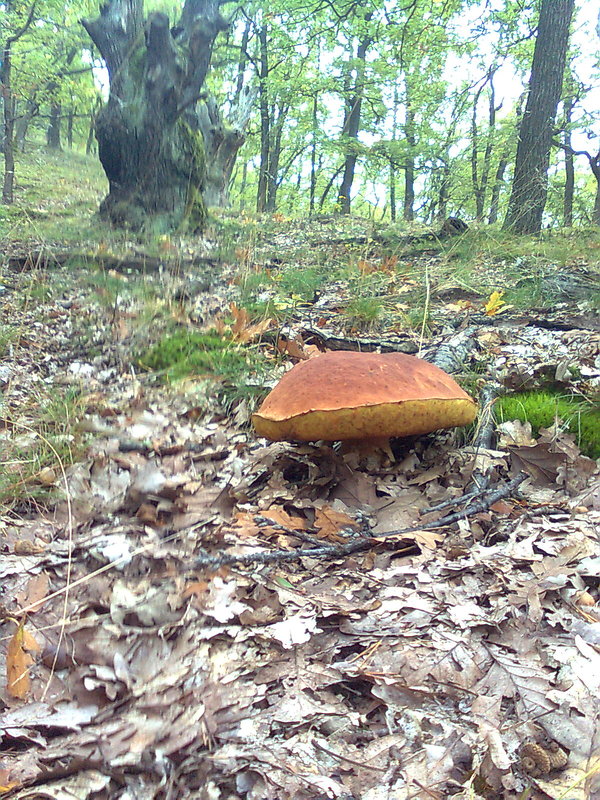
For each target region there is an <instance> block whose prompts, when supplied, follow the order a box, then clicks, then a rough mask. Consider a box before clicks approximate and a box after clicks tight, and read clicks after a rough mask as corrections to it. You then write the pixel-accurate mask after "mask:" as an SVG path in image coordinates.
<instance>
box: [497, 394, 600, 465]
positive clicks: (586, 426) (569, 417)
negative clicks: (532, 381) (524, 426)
mask: <svg viewBox="0 0 600 800" xmlns="http://www.w3.org/2000/svg"><path fill="white" fill-rule="evenodd" d="M494 409H495V412H496V417H497V418H498V419H499V420H500V421H504V420H513V419H518V420H521V421H522V422H529V424H530V425H531V428H532V430H533V432H534V433H535V434H538V433H539V431H540V428H548V427H550V426H551V425H553V424H554V422H555V420H556V419H560V420H562V422H563V423H564V425H565V427H566V429H567V430H568V431H569V432H570V433H572V434H573V435H574V436H575V438H576V441H577V444H578V446H579V448H580V449H581V452H582V453H583V454H584V455H586V456H589V457H590V458H594V459H596V458H600V407H599V406H598V405H597V404H596V405H594V404H592V403H589V402H586V401H585V400H583V399H581V398H579V397H576V396H574V395H565V394H559V393H556V392H549V391H532V392H520V393H518V394H509V395H505V396H504V397H500V398H498V400H497V401H496V405H495V407H494Z"/></svg>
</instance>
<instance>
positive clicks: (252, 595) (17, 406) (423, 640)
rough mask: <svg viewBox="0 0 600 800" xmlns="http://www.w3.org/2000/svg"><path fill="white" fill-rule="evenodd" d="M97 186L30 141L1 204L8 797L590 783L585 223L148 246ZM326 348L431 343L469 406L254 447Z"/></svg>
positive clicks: (595, 778)
mask: <svg viewBox="0 0 600 800" xmlns="http://www.w3.org/2000/svg"><path fill="white" fill-rule="evenodd" d="M103 191H104V186H103V178H102V175H101V173H100V171H99V169H98V167H97V165H96V164H95V163H94V162H93V161H91V160H88V159H85V158H84V157H82V156H71V155H64V156H63V155H61V156H52V157H50V156H47V155H45V154H44V153H43V152H42V151H34V152H33V153H32V154H30V155H28V156H27V157H25V158H24V160H23V162H22V164H21V165H20V167H19V183H18V185H17V192H16V196H17V202H16V204H15V206H14V207H10V208H7V207H3V208H2V210H1V214H2V217H1V224H2V226H3V227H2V253H3V255H2V274H1V278H0V283H1V285H2V288H1V297H0V301H1V302H2V312H1V317H0V347H1V353H2V364H1V365H0V385H1V387H2V394H3V397H2V403H3V407H2V422H1V426H0V437H1V438H2V452H3V455H2V463H1V464H0V492H1V502H2V504H3V510H2V515H1V517H0V584H1V586H2V589H1V592H2V596H1V597H0V602H1V603H2V605H1V606H0V610H1V612H2V616H1V621H0V667H1V669H2V670H3V672H4V673H5V675H6V678H5V680H4V681H3V685H2V689H1V690H0V792H3V793H6V794H8V795H11V796H15V797H20V798H33V797H38V796H45V797H57V798H58V797H77V798H87V797H90V798H99V797H106V798H125V797H129V798H138V797H139V798H142V797H143V798H148V797H156V798H187V797H190V798H192V797H193V798H207V800H208V798H211V799H212V798H230V799H233V798H257V799H258V798H277V799H278V800H279V799H281V800H284V798H295V799H297V800H301V798H306V800H315V798H330V797H332V798H335V797H339V798H357V800H358V798H367V800H375V798H377V799H378V800H379V798H382V800H383V798H391V797H393V798H395V799H399V798H430V797H432V796H433V797H439V798H445V797H457V798H473V797H483V798H492V797H506V798H515V797H521V798H536V799H538V798H539V800H542V799H543V798H548V797H550V798H558V797H564V798H582V800H583V798H586V799H588V798H589V799H592V800H593V799H594V798H600V772H599V763H598V752H600V709H599V708H598V703H597V697H598V692H599V689H600V683H599V681H600V677H599V676H600V656H599V654H598V642H599V636H598V629H599V626H600V611H599V607H600V602H599V595H598V590H599V586H598V577H597V576H598V563H599V559H600V543H599V541H598V533H597V531H598V522H599V520H600V480H599V470H598V461H597V459H598V458H599V457H600V441H599V438H600V437H599V434H598V427H599V426H598V423H597V420H598V416H599V410H598V386H599V383H600V331H599V327H600V326H599V323H598V308H599V306H600V287H599V285H598V274H599V262H600V259H599V256H598V254H599V253H600V234H599V232H598V231H597V230H595V229H594V230H587V231H579V230H577V231H575V230H569V231H559V232H554V231H546V232H544V233H543V234H542V235H541V236H540V237H537V238H535V239H533V238H526V237H523V238H513V237H508V236H506V235H505V234H502V233H500V232H499V231H497V230H487V229H481V230H479V229H477V228H476V227H475V226H471V228H470V229H469V230H468V231H467V232H466V233H465V234H463V235H461V236H457V237H451V238H449V239H444V238H442V239H440V238H439V237H437V236H436V235H435V233H436V231H435V230H434V231H429V230H425V229H423V230H417V229H413V230H406V229H403V228H402V226H394V227H391V226H388V225H383V224H381V223H378V222H376V221H374V220H369V219H357V218H353V217H340V216H336V215H324V216H319V217H317V218H314V219H311V220H307V219H296V218H291V217H286V216H284V215H282V214H275V215H271V216H269V217H260V218H256V217H254V216H253V215H251V214H243V213H237V212H235V213H234V212H231V213H229V212H228V213H219V214H215V215H214V216H213V219H212V221H211V223H210V227H209V229H208V230H207V231H206V235H205V236H204V237H203V238H202V239H197V238H196V239H186V238H181V237H177V236H172V237H164V236H163V237H157V238H156V239H155V240H153V241H147V240H145V241H141V240H138V239H136V238H135V237H133V236H130V235H128V234H127V233H116V232H114V231H111V230H110V229H108V228H106V227H105V226H104V225H103V223H101V222H100V221H99V220H98V219H97V218H96V217H94V216H93V210H94V208H95V207H96V205H97V202H98V200H99V199H100V198H101V196H102V193H103ZM421 235H422V238H419V237H421ZM340 349H346V350H347V349H352V350H361V351H377V350H381V351H384V352H385V351H401V352H407V353H410V354H415V355H420V356H423V357H425V358H433V357H436V356H437V357H442V356H444V354H445V355H446V357H447V360H448V363H449V365H450V367H449V368H452V369H455V370H456V373H455V377H456V378H457V380H458V381H459V382H460V383H461V385H462V386H463V387H464V388H465V389H466V390H467V391H469V392H470V393H471V394H472V395H473V396H475V397H478V398H479V397H481V398H482V406H481V420H480V423H481V424H480V426H479V427H474V428H473V429H472V430H467V431H466V432H465V431H461V432H449V433H443V434H437V435H431V436H426V437H419V438H413V439H410V440H406V439H403V440H394V441H392V442H391V444H390V446H389V447H387V448H383V449H380V448H377V447H373V448H370V449H352V448H339V447H338V446H337V445H332V444H329V443H323V442H321V443H314V444H313V443H308V444H289V443H269V442H267V441H266V440H264V439H259V438H257V437H256V436H255V434H254V433H253V432H252V429H251V427H250V422H249V420H250V414H251V411H252V410H253V409H254V408H255V407H256V404H257V403H258V402H259V401H260V399H261V397H263V396H264V395H265V393H266V391H268V389H269V388H270V387H271V386H272V385H274V383H275V382H276V381H277V379H278V378H279V377H280V376H281V375H282V374H283V373H284V372H285V371H286V370H287V369H289V367H290V365H291V364H292V363H297V362H298V361H300V360H306V359H308V358H313V357H315V356H316V355H318V354H319V353H320V352H323V351H326V350H340ZM523 391H526V392H538V393H539V392H540V391H543V392H544V395H539V396H538V398H537V399H536V400H531V399H527V400H525V399H519V400H518V402H517V406H519V404H520V407H521V408H524V409H525V412H524V413H523V414H521V415H520V417H519V418H518V419H517V417H518V416H519V415H518V414H515V416H511V415H508V412H507V411H504V412H502V411H498V413H497V415H496V416H497V419H496V422H495V423H493V422H492V421H490V412H491V402H490V400H491V399H492V398H493V397H494V395H495V394H498V395H503V394H504V395H505V394H514V393H515V392H519V393H522V392H523ZM519 397H520V398H523V395H522V394H519ZM527 397H529V398H530V397H531V396H530V395H527ZM553 398H556V400H555V399H553ZM565 398H569V402H570V403H571V404H572V405H570V406H568V407H567V410H566V411H563V410H562V409H563V406H559V399H560V400H561V401H564V399H565ZM549 404H550V407H551V408H552V409H555V410H556V413H552V414H551V418H550V419H549V420H548V422H547V423H546V424H539V419H541V417H539V414H541V412H542V411H544V410H547V406H548V405H549ZM573 404H574V405H573ZM496 408H497V409H500V408H501V407H500V405H499V402H498V403H497V404H496ZM502 408H509V409H510V408H511V407H510V406H506V407H502ZM512 408H513V409H514V408H515V406H512ZM559 408H560V409H561V411H560V413H559V411H558V409H559ZM561 414H562V416H561ZM482 431H487V432H488V434H489V435H488V436H487V438H486V437H483V438H482V436H481V433H482Z"/></svg>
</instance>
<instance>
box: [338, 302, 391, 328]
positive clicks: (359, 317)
mask: <svg viewBox="0 0 600 800" xmlns="http://www.w3.org/2000/svg"><path fill="white" fill-rule="evenodd" d="M382 314H383V299H382V298H381V297H355V298H354V300H351V301H350V303H348V306H347V308H346V315H347V317H348V321H349V323H350V324H351V325H353V326H355V327H358V328H364V329H368V328H370V327H372V326H373V325H374V324H375V323H376V322H377V321H378V320H379V319H380V318H381V316H382Z"/></svg>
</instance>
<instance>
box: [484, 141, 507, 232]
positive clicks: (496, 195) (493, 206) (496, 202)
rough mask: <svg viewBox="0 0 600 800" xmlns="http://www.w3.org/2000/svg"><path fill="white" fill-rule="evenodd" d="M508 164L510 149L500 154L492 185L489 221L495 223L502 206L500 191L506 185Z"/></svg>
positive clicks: (491, 223)
mask: <svg viewBox="0 0 600 800" xmlns="http://www.w3.org/2000/svg"><path fill="white" fill-rule="evenodd" d="M507 166H508V150H505V151H504V152H503V153H502V155H501V156H500V160H499V161H498V166H497V167H496V172H495V174H494V183H493V185H492V197H491V200H490V215H489V217H488V223H489V224H490V225H494V223H496V222H498V209H499V207H500V192H501V190H502V187H503V186H504V173H505V172H506V167H507Z"/></svg>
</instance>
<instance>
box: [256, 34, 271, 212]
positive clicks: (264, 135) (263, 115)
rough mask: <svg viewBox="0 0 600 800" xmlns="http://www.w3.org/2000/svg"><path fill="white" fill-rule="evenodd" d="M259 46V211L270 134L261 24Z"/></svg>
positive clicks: (264, 191) (264, 36)
mask: <svg viewBox="0 0 600 800" xmlns="http://www.w3.org/2000/svg"><path fill="white" fill-rule="evenodd" d="M258 41H259V46H260V61H259V73H258V77H259V81H260V83H259V93H258V96H259V106H260V167H259V173H258V187H257V190H256V210H257V211H258V212H259V213H261V212H263V211H264V210H265V208H266V206H267V180H268V175H269V141H270V136H271V130H270V127H271V126H270V122H271V120H270V115H269V97H268V92H267V76H268V74H269V54H268V50H267V28H266V26H265V25H262V26H261V28H260V29H259V31H258Z"/></svg>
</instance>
